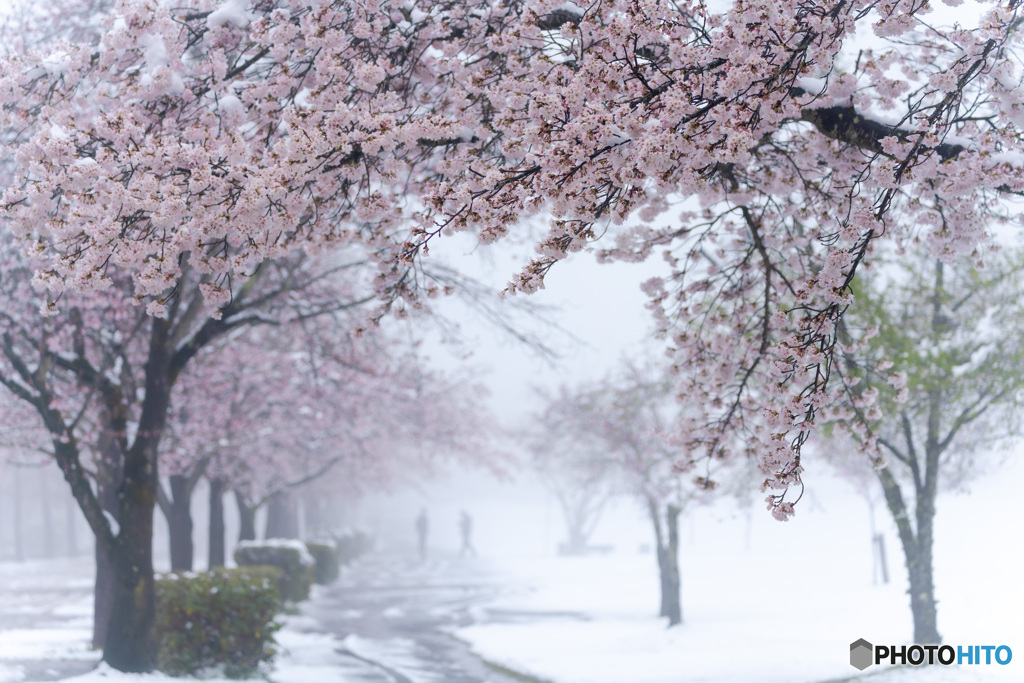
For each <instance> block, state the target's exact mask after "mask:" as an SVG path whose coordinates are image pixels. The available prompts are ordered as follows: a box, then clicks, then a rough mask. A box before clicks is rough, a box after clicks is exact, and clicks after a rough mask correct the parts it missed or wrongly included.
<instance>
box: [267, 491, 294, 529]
mask: <svg viewBox="0 0 1024 683" xmlns="http://www.w3.org/2000/svg"><path fill="white" fill-rule="evenodd" d="M295 512H296V511H295V499H294V498H293V497H292V495H291V494H290V493H289V492H287V491H279V492H277V493H275V494H274V495H273V496H271V498H270V501H269V503H268V504H267V528H266V534H265V535H264V538H298V536H299V524H298V521H299V520H298V519H297V517H298V515H296V514H295Z"/></svg>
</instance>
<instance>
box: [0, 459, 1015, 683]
mask: <svg viewBox="0 0 1024 683" xmlns="http://www.w3.org/2000/svg"><path fill="white" fill-rule="evenodd" d="M1022 471H1024V467H1021V466H1020V464H1013V465H1012V466H1008V467H1005V468H1003V469H1002V470H1001V471H1000V473H999V474H993V475H991V476H989V477H987V478H985V479H982V480H979V481H977V482H976V483H975V484H974V485H973V486H972V487H971V495H949V496H944V497H941V498H940V501H939V517H938V520H937V525H938V526H937V528H938V529H939V533H938V540H937V544H936V574H935V576H936V590H937V596H938V599H939V630H940V632H941V633H942V634H943V637H944V639H945V642H946V643H948V644H952V645H1008V646H1009V647H1011V648H1012V650H1013V653H1014V658H1013V660H1012V661H1011V662H1010V664H1008V665H1006V666H996V665H991V666H962V667H958V666H950V667H940V666H932V667H921V668H919V669H909V668H908V669H891V670H883V669H880V668H879V667H871V668H869V669H867V670H866V671H865V672H864V673H863V674H861V673H859V672H857V671H856V670H855V669H853V668H852V667H851V666H850V665H849V660H848V656H849V645H850V643H851V642H852V641H854V640H857V639H858V638H865V639H867V640H868V641H870V642H872V643H875V644H893V645H901V644H909V643H911V642H912V641H911V637H912V632H911V621H910V613H909V609H908V606H907V598H906V595H905V590H906V585H905V579H904V577H903V568H902V558H901V556H900V551H899V547H898V544H897V541H896V538H895V536H894V534H893V533H892V529H891V528H890V525H889V524H888V523H887V520H886V517H885V516H884V515H883V511H882V510H878V511H876V515H877V518H878V520H879V528H880V529H881V530H884V531H886V532H887V542H888V551H889V569H890V572H891V574H892V579H893V580H892V582H891V583H890V584H888V585H882V584H875V583H874V582H873V581H872V558H871V554H870V545H869V538H870V535H869V531H868V513H867V505H866V504H865V503H864V501H863V500H862V499H860V498H859V497H858V496H856V495H854V494H853V493H852V491H851V490H850V489H848V488H847V487H845V486H844V485H842V484H841V483H839V482H835V481H831V480H828V479H827V478H822V479H821V480H813V482H814V487H813V488H812V490H811V491H810V492H809V493H808V494H807V496H808V497H807V498H806V499H805V501H804V503H802V504H806V506H805V507H804V508H803V509H802V511H801V514H799V515H798V516H797V518H795V519H794V520H793V521H791V522H788V523H786V524H780V523H777V522H774V521H773V520H771V519H770V518H769V516H768V515H767V514H764V513H762V511H761V510H759V509H757V508H755V509H753V510H752V511H751V512H752V514H749V515H748V514H745V513H744V512H738V511H736V509H735V507H729V506H726V505H720V506H717V507H711V508H697V509H694V510H691V511H687V512H686V513H685V518H684V520H683V522H682V524H681V543H680V544H681V566H682V573H683V610H684V621H685V623H684V624H683V625H682V626H680V627H678V628H674V629H666V628H665V626H664V622H663V621H661V620H659V619H656V618H653V617H652V614H653V613H654V612H655V610H656V607H657V599H658V598H657V583H656V571H655V561H654V557H653V555H652V553H651V552H650V549H649V547H646V548H645V547H644V545H645V542H646V541H647V539H648V536H649V534H646V535H645V533H646V530H645V527H644V526H643V524H642V522H643V520H642V518H641V517H639V516H638V515H636V512H635V511H632V512H631V511H630V509H629V507H628V506H627V507H623V506H622V505H620V506H619V507H618V508H617V509H616V510H615V511H613V512H612V513H611V514H610V515H609V518H608V519H607V520H606V521H605V523H604V524H603V525H602V527H601V530H600V532H599V533H598V535H597V537H595V542H596V543H599V544H605V545H608V546H611V547H612V549H611V552H609V553H608V554H605V555H594V556H589V557H579V558H569V557H558V556H556V555H554V554H552V553H532V554H531V553H528V552H514V551H515V550H516V549H515V548H509V547H505V548H504V552H499V550H498V546H499V544H498V543H497V540H496V538H507V537H513V536H514V533H513V532H512V531H510V532H509V534H507V535H504V534H501V533H491V534H490V535H489V536H488V535H487V534H485V531H486V529H487V526H488V525H489V524H492V523H496V522H494V520H496V519H497V516H498V510H497V507H499V506H500V504H499V502H497V501H496V500H495V502H493V505H494V509H487V508H485V507H484V506H483V503H482V502H480V501H476V502H474V503H473V504H474V505H475V506H476V507H475V508H474V512H475V514H477V519H478V529H481V535H480V537H479V539H478V546H479V547H480V550H481V553H482V554H483V556H484V557H483V559H480V560H467V561H460V560H458V558H455V557H453V553H452V551H451V549H450V548H439V549H438V551H437V559H435V560H433V561H432V562H430V563H428V565H427V566H425V567H422V566H421V567H416V566H415V565H414V564H413V563H412V562H410V561H406V562H405V563H404V564H402V563H398V562H391V561H389V562H390V564H388V565H387V566H389V567H390V568H391V569H392V572H393V575H392V576H391V577H390V579H388V580H391V579H393V580H395V581H405V582H406V583H407V584H410V583H416V582H430V581H434V582H438V583H441V582H449V583H451V582H456V583H457V582H460V581H464V582H469V581H475V582H477V583H479V581H480V577H481V576H485V577H486V580H487V581H488V582H491V583H492V584H493V585H494V586H495V587H496V590H494V591H491V592H490V593H487V592H486V591H485V592H481V593H480V595H482V596H485V598H486V599H483V598H481V599H480V601H479V602H477V603H475V604H473V605H472V606H471V608H470V609H469V610H468V612H466V614H467V615H468V616H469V617H471V618H466V619H461V620H460V621H459V626H458V627H452V628H450V629H448V632H449V633H450V634H451V635H453V636H454V637H456V638H458V639H459V640H461V641H463V642H465V643H467V644H468V645H469V646H470V647H471V648H472V650H473V651H474V652H475V653H477V654H478V655H479V656H480V657H481V658H483V659H484V660H486V661H487V662H489V663H492V664H495V665H498V666H500V667H503V668H505V669H508V670H510V671H514V672H517V673H520V674H524V675H526V676H529V677H531V678H529V679H528V680H536V681H546V682H549V683H690V682H693V683H697V682H708V683H712V682H713V683H731V682H736V683H743V682H747V681H756V682H764V683H775V682H778V683H783V682H785V683H798V682H801V681H807V682H814V683H823V682H826V681H829V682H836V681H847V680H864V681H866V683H897V682H900V683H902V682H907V683H917V682H922V683H923V682H931V681H934V682H935V683H945V682H949V683H954V682H955V683H959V682H974V681H987V680H1016V681H1024V618H1022V617H1021V615H1022V614H1024V589H1022V587H1021V581H1020V576H1021V561H1022V559H1024V557H1022V554H1021V551H1020V547H1021V540H1022V538H1024V534H1022V520H1024V498H1022V497H1021V496H1020V495H1019V493H1018V492H1019V491H1020V490H1021V483H1022V482H1024V477H1022V476H1021V474H1022ZM492 498H493V496H492ZM435 502H436V501H435ZM453 505H454V503H453ZM438 509H440V508H439V506H438V505H435V508H434V510H438ZM444 512H445V514H447V511H444ZM396 514H398V513H396ZM401 514H404V512H402V513H401ZM630 515H632V516H630ZM437 516H438V517H440V516H441V514H440V513H438V515H437ZM405 519H408V517H406V518H405ZM534 521H535V520H533V519H532V518H529V517H526V516H524V517H523V518H522V519H520V520H519V521H518V522H517V525H516V526H517V527H523V526H526V527H529V526H530V525H532V524H533V523H534ZM524 535H525V536H529V534H524ZM549 535H550V537H551V540H552V541H554V540H556V539H557V535H556V534H555V533H551V534H549ZM387 550H388V551H389V552H392V553H395V552H403V551H402V550H401V549H396V548H390V549H387ZM520 550H522V549H520ZM368 561H370V560H368ZM403 572H404V574H403ZM357 573H358V572H357ZM90 579H91V567H90V566H89V561H88V557H83V558H80V559H79V560H78V561H77V562H73V561H69V560H53V561H46V562H43V561H30V562H25V563H14V562H7V563H0V600H2V602H0V619H2V621H0V683H21V682H22V681H29V680H55V679H56V678H57V677H58V676H69V675H71V676H72V677H71V678H67V680H71V681H74V682H76V683H96V682H98V681H154V682H155V681H162V680H164V677H161V676H159V675H151V676H128V675H123V674H119V673H117V672H113V671H111V670H109V669H107V668H105V667H104V666H102V665H101V666H99V668H97V669H95V670H93V671H91V672H89V673H85V674H80V675H72V674H78V673H79V672H81V671H85V670H87V669H88V667H90V666H93V665H94V664H95V663H96V662H97V661H98V654H97V653H95V652H92V651H90V650H89V649H88V645H87V644H88V639H89V635H90V610H91V598H90V597H89V595H88V591H89V584H90ZM323 590H324V589H318V592H316V593H315V594H314V599H313V601H312V602H311V603H309V604H307V605H306V606H304V607H303V610H302V614H300V615H297V616H293V617H289V618H288V620H287V625H286V627H285V629H283V630H282V631H281V633H280V636H279V640H280V642H281V644H282V650H283V653H282V655H281V656H279V658H278V660H277V662H276V664H275V666H274V668H273V670H271V671H269V672H268V673H267V680H269V681H272V682H274V683H320V682H321V681H324V682H326V681H340V682H342V683H346V682H348V681H363V680H367V679H365V678H361V677H359V676H358V675H357V674H356V673H355V668H354V664H357V663H358V662H357V661H355V660H354V659H353V657H352V656H351V655H352V654H353V653H355V654H357V655H359V656H362V657H364V658H367V659H375V660H377V661H381V662H383V663H385V664H387V665H388V666H389V667H391V669H393V670H396V671H402V672H404V673H403V675H404V676H405V678H406V680H409V681H412V682H413V683H447V681H446V680H445V678H444V677H443V676H440V675H439V674H437V673H436V672H434V673H432V672H431V670H430V668H429V665H428V664H426V663H424V661H422V660H420V661H416V658H417V656H418V655H417V654H416V652H414V648H413V647H411V645H408V643H406V642H405V641H402V640H400V639H395V638H390V639H375V637H374V636H373V635H372V634H369V635H367V634H364V633H359V632H353V633H349V634H343V633H333V634H332V633H325V632H324V631H325V630H326V629H325V628H324V624H323V623H322V622H320V621H318V617H323V615H324V614H325V613H326V612H325V611H324V604H325V603H324V602H323V601H324V600H325V599H326V597H325V596H326V593H324V592H323ZM409 599H410V600H412V601H413V603H410V604H408V605H406V606H404V607H395V606H392V607H389V608H388V610H387V611H386V612H384V613H383V616H384V617H386V618H387V619H393V620H396V621H397V622H401V620H402V619H403V618H405V617H404V615H407V614H409V613H410V610H413V609H415V608H417V605H416V604H415V600H417V599H420V598H416V597H411V598H409ZM318 600H320V601H321V603H319V606H318V603H317V601H318ZM419 607H420V608H422V609H427V608H428V607H429V609H430V610H432V613H437V611H438V609H439V608H438V607H437V606H436V605H429V606H425V605H419ZM330 609H331V610H334V612H333V613H334V614H337V613H338V610H337V609H336V608H335V607H333V606H332V607H330ZM440 609H443V608H440ZM342 616H344V615H342ZM29 660H33V661H34V662H36V664H35V665H33V666H32V667H29V668H26V664H25V663H26V662H27V661H29ZM39 660H44V661H46V662H49V663H51V664H52V666H51V667H50V668H51V669H52V671H50V672H49V673H47V672H46V671H45V667H42V668H41V667H39V666H38V661H39ZM76 667H77V668H76ZM214 680H216V679H214ZM381 680H383V679H381ZM395 680H400V679H395Z"/></svg>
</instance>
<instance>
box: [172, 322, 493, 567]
mask: <svg viewBox="0 0 1024 683" xmlns="http://www.w3.org/2000/svg"><path fill="white" fill-rule="evenodd" d="M389 327H395V326H394V325H392V326H389ZM395 331H398V332H401V331H402V330H401V328H398V329H396V330H395ZM403 339H404V341H403ZM190 372H194V376H193V375H187V376H185V377H183V379H182V382H181V384H180V385H179V391H178V392H177V393H176V395H175V396H174V397H173V402H174V407H173V411H174V413H175V414H176V415H180V416H181V419H178V420H176V421H175V439H174V448H175V450H176V451H177V459H176V462H177V463H180V464H178V465H172V466H179V467H183V468H186V469H188V468H196V467H202V468H203V470H204V472H205V474H206V476H207V478H209V479H210V480H211V481H215V482H217V483H218V487H220V488H221V489H222V490H223V489H230V490H232V491H233V493H234V496H235V500H236V503H237V504H238V508H239V515H240V518H241V522H242V525H241V530H240V533H241V538H242V540H246V539H252V538H255V537H256V528H255V515H256V512H257V510H258V509H259V508H261V507H263V506H264V505H267V506H268V517H267V522H268V529H267V536H284V537H291V536H295V535H296V534H297V528H296V524H297V520H296V516H295V511H294V504H293V502H292V501H290V500H289V499H290V496H291V492H292V491H293V490H294V489H296V488H299V487H303V486H305V485H307V484H309V483H310V482H312V481H315V480H317V479H320V478H323V477H331V478H333V479H334V481H335V482H336V484H337V495H344V494H346V493H348V494H355V493H356V492H359V491H364V490H367V489H379V488H382V487H385V486H387V485H389V484H391V483H394V482H395V481H397V480H399V479H401V478H403V477H407V476H414V475H417V474H422V473H423V472H424V471H425V470H426V469H427V468H428V467H429V465H430V464H432V463H434V462H435V461H437V460H441V459H457V458H463V459H465V460H468V461H473V462H477V463H479V462H482V461H484V460H485V459H486V458H487V457H488V456H489V454H490V453H491V448H490V445H489V442H488V438H487V432H488V429H487V426H486V425H487V424H489V421H488V419H487V418H486V416H485V412H484V411H483V410H482V409H481V408H480V407H479V405H478V404H475V401H476V399H477V398H478V397H479V392H480V388H479V387H477V386H475V385H473V384H471V383H469V382H465V381H459V380H457V379H453V378H452V377H448V376H443V375H441V374H438V373H436V372H433V371H431V370H430V369H429V368H428V367H426V363H425V360H424V359H423V358H422V357H421V355H420V354H419V353H418V351H417V349H416V347H415V345H412V344H410V343H409V341H408V338H407V337H404V336H403V335H401V334H391V335H388V334H385V333H384V330H380V329H379V330H374V331H372V332H366V333H363V334H360V335H355V334H353V333H352V324H351V321H345V320H344V319H343V318H339V317H337V316H319V317H316V318H312V319H306V320H303V321H302V324H301V325H296V326H293V327H274V328H262V329H260V330H256V331H254V333H253V334H251V335H247V336H246V337H245V338H244V339H237V340H232V341H230V342H226V343H225V348H223V349H217V348H213V349H211V352H210V353H208V354H204V355H202V356H200V357H199V358H198V359H197V363H196V365H195V366H193V368H191V370H190ZM193 471H194V470H193ZM211 521H213V519H212V518H211ZM221 552H222V551H221Z"/></svg>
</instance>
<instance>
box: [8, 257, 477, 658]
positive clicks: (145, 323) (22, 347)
mask: <svg viewBox="0 0 1024 683" xmlns="http://www.w3.org/2000/svg"><path fill="white" fill-rule="evenodd" d="M3 247H4V250H3V255H4V273H5V277H4V280H3V283H2V287H3V290H4V291H3V292H2V299H3V301H4V306H3V308H2V310H0V319H2V321H3V331H2V336H0V342H2V343H0V351H2V360H0V383H2V385H3V386H4V387H5V389H6V392H5V393H6V394H7V395H8V396H9V397H11V398H13V399H16V401H17V402H18V403H19V406H20V414H21V415H22V417H23V418H24V417H26V416H25V408H26V407H27V408H28V409H29V410H30V411H31V412H33V413H34V415H33V416H32V417H34V420H33V421H31V422H24V423H22V424H32V425H35V427H36V428H35V429H34V430H29V434H31V435H32V436H33V438H34V439H35V441H34V442H33V445H35V446H37V447H41V448H43V449H44V450H45V451H46V452H48V453H49V454H50V456H51V457H53V459H54V460H55V461H56V462H57V464H58V465H59V466H60V468H61V470H62V471H63V473H64V476H65V478H66V479H67V480H68V482H69V484H70V486H71V491H72V493H73V495H74V496H75V498H76V500H77V501H78V504H79V505H80V507H81V508H82V511H83V513H84V514H85V517H86V519H87V521H88V522H89V524H90V527H91V528H92V530H93V533H94V534H95V536H96V539H97V566H98V570H97V592H96V595H97V600H96V633H97V640H98V641H99V642H101V643H103V645H104V648H105V649H104V656H105V657H106V658H107V660H108V661H110V662H111V663H112V664H116V665H117V666H119V667H123V668H146V667H148V666H150V661H151V659H150V658H151V657H152V647H153V643H152V629H151V625H152V618H153V593H152V590H153V583H152V582H153V569H152V536H153V526H152V525H153V512H154V507H155V506H156V505H157V503H158V501H160V500H163V503H164V505H165V508H166V512H167V515H168V520H169V522H170V527H171V530H172V536H171V540H172V560H173V564H174V565H175V566H176V567H186V566H188V565H190V564H191V523H190V520H188V519H187V510H188V507H189V499H190V493H191V489H192V487H194V485H195V483H196V481H197V480H198V477H199V475H200V474H203V473H205V474H206V475H207V476H210V477H211V478H212V479H213V480H214V481H216V482H217V486H230V487H232V488H234V490H235V491H236V493H237V494H238V495H239V497H240V499H243V500H245V502H246V506H247V509H248V510H250V511H252V510H254V509H255V508H256V507H258V506H259V505H260V504H262V503H263V502H264V501H265V500H266V499H267V498H268V497H269V496H270V495H271V494H272V493H274V492H275V491H276V490H279V489H283V488H286V487H288V486H293V485H297V484H299V483H301V482H303V481H306V480H310V479H312V478H315V477H316V476H318V475H322V474H324V473H325V472H327V471H328V470H330V469H331V467H332V466H334V465H338V464H342V465H343V466H344V467H345V468H346V469H347V471H349V472H350V473H353V472H359V474H360V476H365V477H367V478H368V479H370V480H373V479H377V480H379V479H381V478H384V477H387V476H388V475H389V474H390V473H389V472H387V470H388V469H392V470H400V469H402V468H404V467H408V466H409V465H410V464H411V463H414V462H415V460H416V459H417V458H419V457H426V455H429V454H433V453H435V452H437V451H439V450H440V451H441V452H450V451H451V449H453V448H458V447H460V446H468V444H469V443H470V442H471V441H470V440H469V439H466V438H465V437H466V435H467V434H468V433H469V432H468V430H466V429H464V428H460V427H459V425H465V424H466V423H465V422H463V421H462V418H463V417H466V416H469V415H471V414H472V408H471V407H470V406H468V405H466V401H467V400H469V399H468V397H470V396H471V393H470V392H469V391H467V388H466V387H462V388H461V389H462V391H460V392H457V391H455V390H454V388H453V387H452V386H451V385H450V384H448V383H447V382H446V381H444V380H442V379H440V378H434V377H431V376H430V374H429V373H428V372H427V371H426V370H424V369H423V368H422V366H421V363H420V362H419V361H418V359H417V357H416V353H415V348H414V346H410V343H409V341H408V340H407V341H405V342H403V341H402V339H403V337H402V335H401V334H396V332H401V330H400V329H396V330H394V331H393V332H392V333H391V334H388V333H385V331H384V330H383V329H381V328H376V329H373V330H368V331H366V332H365V333H363V334H361V335H356V334H355V332H354V329H355V327H356V321H361V320H363V319H365V316H366V315H367V312H366V311H365V310H364V309H363V308H361V305H362V304H363V303H365V301H366V299H367V298H368V297H367V296H366V295H359V294H358V287H359V283H358V275H357V276H355V277H353V273H355V274H358V273H360V272H361V271H360V269H359V268H358V267H357V265H358V262H353V261H352V260H351V259H345V258H343V257H342V256H341V255H340V254H337V253H336V254H334V255H333V256H332V257H331V258H322V259H314V258H312V257H306V256H302V255H297V256H296V257H295V258H293V259H290V260H282V261H277V262H274V263H268V264H264V266H263V267H262V268H261V270H260V272H259V273H258V274H256V275H254V277H250V278H248V279H246V280H244V281H242V282H240V283H238V285H237V286H236V287H235V288H234V289H233V291H232V297H231V300H230V301H229V302H226V303H225V304H224V305H223V306H222V307H221V309H220V310H219V311H218V312H217V314H216V315H211V314H210V311H209V310H207V309H206V307H207V306H208V304H207V303H206V301H205V299H204V297H203V293H202V292H203V289H204V287H205V285H206V280H205V279H204V278H202V277H194V279H191V280H182V281H181V282H180V283H179V285H178V289H177V290H176V292H175V294H174V295H173V299H172V300H170V301H169V302H168V306H167V309H166V311H165V312H164V315H163V316H162V317H159V318H158V317H153V316H150V315H148V314H147V313H146V312H145V311H144V310H142V309H141V308H139V307H137V306H135V305H133V301H132V296H131V293H130V288H129V287H127V286H126V282H125V281H120V282H113V283H112V284H111V286H109V287H108V288H106V289H105V290H104V291H103V292H102V293H93V294H90V295H88V296H86V295H77V294H75V293H73V292H68V293H66V294H65V295H64V296H63V297H62V299H61V301H60V306H61V308H62V314H61V315H59V316H53V317H45V318H44V317H40V316H39V314H38V311H37V310H36V309H37V307H38V300H39V297H38V293H37V292H35V291H33V289H32V268H31V264H30V263H27V262H26V261H24V260H23V259H21V258H20V256H19V254H18V251H17V250H16V249H14V247H13V245H12V244H11V242H10V240H4V242H3ZM446 394H451V395H447V396H446ZM460 396H462V397H467V398H465V399H460ZM449 408H451V409H453V410H454V411H455V412H453V413H452V414H450V415H449V414H447V413H446V412H444V411H447V410H448V409H449ZM165 437H169V438H165ZM473 438H474V439H476V437H473ZM473 443H475V441H473ZM406 452H409V453H410V454H411V455H412V457H411V458H409V459H407V460H408V461H407V462H406V464H405V465H402V464H400V463H401V462H402V460H403V455H404V454H405V453H406ZM388 461H390V462H388ZM162 467H165V468H166V474H169V475H170V476H169V479H168V482H169V485H170V494H168V493H167V492H166V491H164V489H163V487H162V483H161V478H160V475H161V468H162ZM183 516H184V518H183Z"/></svg>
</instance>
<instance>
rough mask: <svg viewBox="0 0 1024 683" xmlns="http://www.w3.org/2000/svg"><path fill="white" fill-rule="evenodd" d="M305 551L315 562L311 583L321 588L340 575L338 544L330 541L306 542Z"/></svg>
mask: <svg viewBox="0 0 1024 683" xmlns="http://www.w3.org/2000/svg"><path fill="white" fill-rule="evenodd" d="M306 549H307V550H308V551H309V554H310V555H312V556H313V559H314V560H316V569H315V570H314V571H313V581H315V582H316V583H318V584H320V585H321V586H326V585H327V584H329V583H334V582H335V581H337V580H338V575H339V574H340V573H341V555H340V553H339V552H338V544H337V543H336V542H335V541H332V540H326V541H306Z"/></svg>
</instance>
